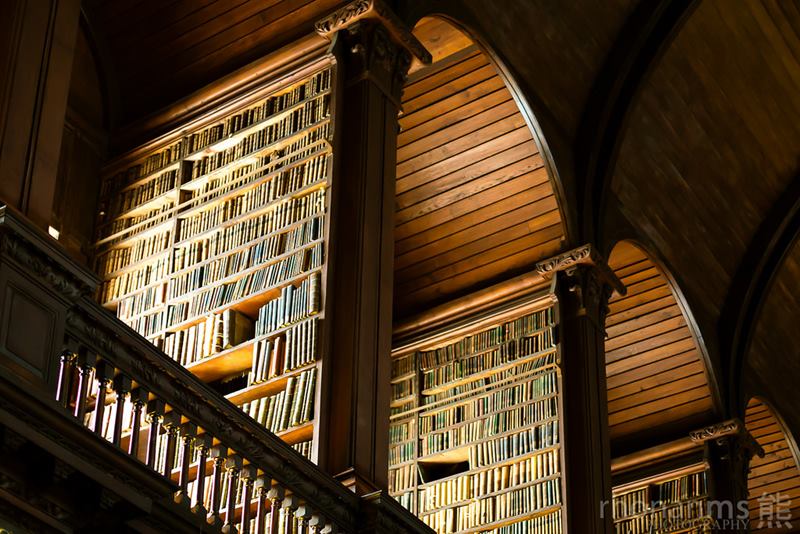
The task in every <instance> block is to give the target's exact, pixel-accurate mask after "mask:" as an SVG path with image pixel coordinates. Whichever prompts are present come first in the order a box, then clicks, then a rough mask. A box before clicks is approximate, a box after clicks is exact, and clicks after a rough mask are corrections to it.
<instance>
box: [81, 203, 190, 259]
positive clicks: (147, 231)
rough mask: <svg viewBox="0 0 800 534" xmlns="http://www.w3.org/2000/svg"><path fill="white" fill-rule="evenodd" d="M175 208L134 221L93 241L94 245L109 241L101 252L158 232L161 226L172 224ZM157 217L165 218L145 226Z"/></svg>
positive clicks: (122, 246)
mask: <svg viewBox="0 0 800 534" xmlns="http://www.w3.org/2000/svg"><path fill="white" fill-rule="evenodd" d="M175 210H176V208H172V209H171V210H169V211H165V212H163V213H160V214H158V216H156V217H153V218H152V219H148V220H145V221H142V222H140V223H136V224H134V225H133V226H129V227H128V228H125V229H124V230H120V231H119V232H117V233H115V234H112V235H110V236H108V237H104V238H102V239H99V240H98V241H97V242H96V243H95V247H99V246H100V245H105V244H106V243H111V244H110V245H109V246H108V248H106V249H103V252H105V251H107V250H112V249H115V248H127V246H125V245H124V244H125V243H128V242H130V241H133V240H134V239H142V238H143V237H147V236H149V235H151V234H155V233H158V231H159V230H163V228H161V227H162V226H169V225H174V224H175V220H174V219H173V218H172V216H173V215H174V213H175ZM159 217H165V219H164V220H163V221H161V222H158V223H156V224H153V225H152V226H147V225H148V224H151V223H152V222H153V221H154V220H156V219H157V218H159ZM140 227H141V228H142V230H140V231H136V232H134V230H138V229H139V228H140ZM126 234H131V235H129V236H127V237H124V236H125V235H126Z"/></svg>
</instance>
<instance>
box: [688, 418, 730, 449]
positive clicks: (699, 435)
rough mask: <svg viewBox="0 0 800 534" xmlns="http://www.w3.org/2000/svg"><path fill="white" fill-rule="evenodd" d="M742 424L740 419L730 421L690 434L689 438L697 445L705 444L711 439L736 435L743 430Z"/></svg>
mask: <svg viewBox="0 0 800 534" xmlns="http://www.w3.org/2000/svg"><path fill="white" fill-rule="evenodd" d="M742 428H743V427H742V422H741V421H739V420H738V419H730V420H728V421H723V422H722V423H714V424H713V425H709V426H706V427H703V428H701V429H699V430H692V431H691V432H689V438H691V440H692V441H694V442H695V443H703V442H706V441H708V440H711V439H717V438H721V437H723V436H731V435H736V434H738V433H739V432H740V431H741V430H742Z"/></svg>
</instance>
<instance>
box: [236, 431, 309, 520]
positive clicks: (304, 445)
mask: <svg viewBox="0 0 800 534" xmlns="http://www.w3.org/2000/svg"><path fill="white" fill-rule="evenodd" d="M292 448H293V449H294V450H296V451H297V452H298V453H299V454H300V456H302V457H303V458H305V459H306V460H310V459H311V453H312V451H313V442H312V441H311V440H308V441H301V442H300V443H295V444H294V445H292ZM251 532H255V531H254V530H251Z"/></svg>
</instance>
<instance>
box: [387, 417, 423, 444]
mask: <svg viewBox="0 0 800 534" xmlns="http://www.w3.org/2000/svg"><path fill="white" fill-rule="evenodd" d="M415 426H416V425H415V424H414V420H413V419H406V420H405V421H399V422H393V423H392V425H391V426H390V427H389V443H400V442H403V441H408V440H409V439H411V438H413V437H416V433H415V432H414V428H415Z"/></svg>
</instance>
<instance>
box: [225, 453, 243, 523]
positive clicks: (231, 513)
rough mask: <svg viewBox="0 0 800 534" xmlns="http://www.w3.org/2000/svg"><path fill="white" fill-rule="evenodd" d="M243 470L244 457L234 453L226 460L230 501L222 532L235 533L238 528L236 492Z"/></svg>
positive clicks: (226, 505)
mask: <svg viewBox="0 0 800 534" xmlns="http://www.w3.org/2000/svg"><path fill="white" fill-rule="evenodd" d="M241 470H242V457H241V456H239V455H238V454H233V455H231V456H230V457H228V458H227V459H226V460H225V471H227V474H228V502H227V503H226V504H225V524H224V525H223V527H222V532H224V533H225V534H235V533H236V532H237V530H236V493H237V490H238V489H239V471H241Z"/></svg>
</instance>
